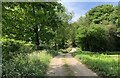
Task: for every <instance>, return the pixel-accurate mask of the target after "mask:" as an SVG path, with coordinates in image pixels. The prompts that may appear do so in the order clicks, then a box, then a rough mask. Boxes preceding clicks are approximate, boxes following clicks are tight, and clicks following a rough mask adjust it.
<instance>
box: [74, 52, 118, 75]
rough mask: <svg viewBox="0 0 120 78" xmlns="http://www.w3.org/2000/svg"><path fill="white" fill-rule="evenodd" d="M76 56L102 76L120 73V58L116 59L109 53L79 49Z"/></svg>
mask: <svg viewBox="0 0 120 78" xmlns="http://www.w3.org/2000/svg"><path fill="white" fill-rule="evenodd" d="M74 56H75V58H77V59H79V60H80V61H81V62H82V63H84V64H86V65H87V67H88V68H90V69H92V70H93V71H95V72H96V73H97V74H98V75H99V76H101V77H102V76H109V77H112V76H118V75H119V74H120V72H119V71H120V68H118V58H116V59H115V58H113V57H111V56H110V55H107V54H102V53H101V54H99V53H92V52H85V51H77V52H76V53H75V54H74ZM115 56H116V55H115Z"/></svg>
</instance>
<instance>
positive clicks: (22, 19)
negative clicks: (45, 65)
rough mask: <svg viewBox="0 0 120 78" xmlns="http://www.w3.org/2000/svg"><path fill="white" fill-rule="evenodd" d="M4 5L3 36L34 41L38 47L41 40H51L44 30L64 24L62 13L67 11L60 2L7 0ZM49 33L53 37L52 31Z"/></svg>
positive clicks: (53, 29)
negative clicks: (13, 0)
mask: <svg viewBox="0 0 120 78" xmlns="http://www.w3.org/2000/svg"><path fill="white" fill-rule="evenodd" d="M2 5H3V6H2V8H3V16H2V17H3V20H2V23H3V36H6V37H9V38H14V39H18V40H19V39H20V40H25V41H32V42H33V43H35V44H36V45H37V48H38V46H39V45H40V41H41V40H45V41H47V40H48V41H49V39H50V38H48V37H46V34H48V32H44V31H50V32H52V31H55V30H56V29H57V28H58V27H60V26H61V25H62V18H61V17H62V16H60V14H61V13H64V12H65V8H64V7H63V6H62V4H61V3H58V2H51V3H49V2H46V3H42V2H40V3H36V2H34V3H17V2H14V3H9V2H5V3H3V4H2ZM13 21H14V22H13ZM41 35H42V36H44V37H41ZM49 35H51V36H52V37H53V35H54V34H53V33H50V34H49ZM45 37H46V39H44V38H45ZM42 38H43V39H42ZM51 39H52V38H51ZM43 42H44V41H43Z"/></svg>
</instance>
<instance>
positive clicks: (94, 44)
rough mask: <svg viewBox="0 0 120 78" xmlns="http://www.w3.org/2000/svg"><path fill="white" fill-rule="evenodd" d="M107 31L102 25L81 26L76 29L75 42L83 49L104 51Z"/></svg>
mask: <svg viewBox="0 0 120 78" xmlns="http://www.w3.org/2000/svg"><path fill="white" fill-rule="evenodd" d="M107 35H108V32H107V30H106V28H105V27H104V26H102V25H95V24H94V25H91V26H90V27H86V28H85V27H81V28H78V30H77V36H76V38H77V43H78V45H80V46H81V47H82V49H83V50H89V51H104V50H106V41H107Z"/></svg>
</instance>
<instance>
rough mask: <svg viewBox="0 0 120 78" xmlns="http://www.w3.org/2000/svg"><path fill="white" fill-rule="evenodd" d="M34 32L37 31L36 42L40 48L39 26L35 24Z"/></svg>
mask: <svg viewBox="0 0 120 78" xmlns="http://www.w3.org/2000/svg"><path fill="white" fill-rule="evenodd" d="M34 32H35V42H36V46H37V49H39V44H40V42H39V33H38V26H35V28H34Z"/></svg>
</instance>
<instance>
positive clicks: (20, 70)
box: [3, 51, 52, 78]
mask: <svg viewBox="0 0 120 78" xmlns="http://www.w3.org/2000/svg"><path fill="white" fill-rule="evenodd" d="M51 58H52V55H51V54H48V52H47V51H34V52H32V53H26V54H21V55H18V56H17V57H15V58H14V59H11V60H9V61H5V62H4V65H3V78H4V77H5V78H6V77H7V78H9V77H11V78H18V77H23V76H24V77H30V76H43V75H44V74H45V73H46V70H47V67H48V64H49V61H50V59H51Z"/></svg>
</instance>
